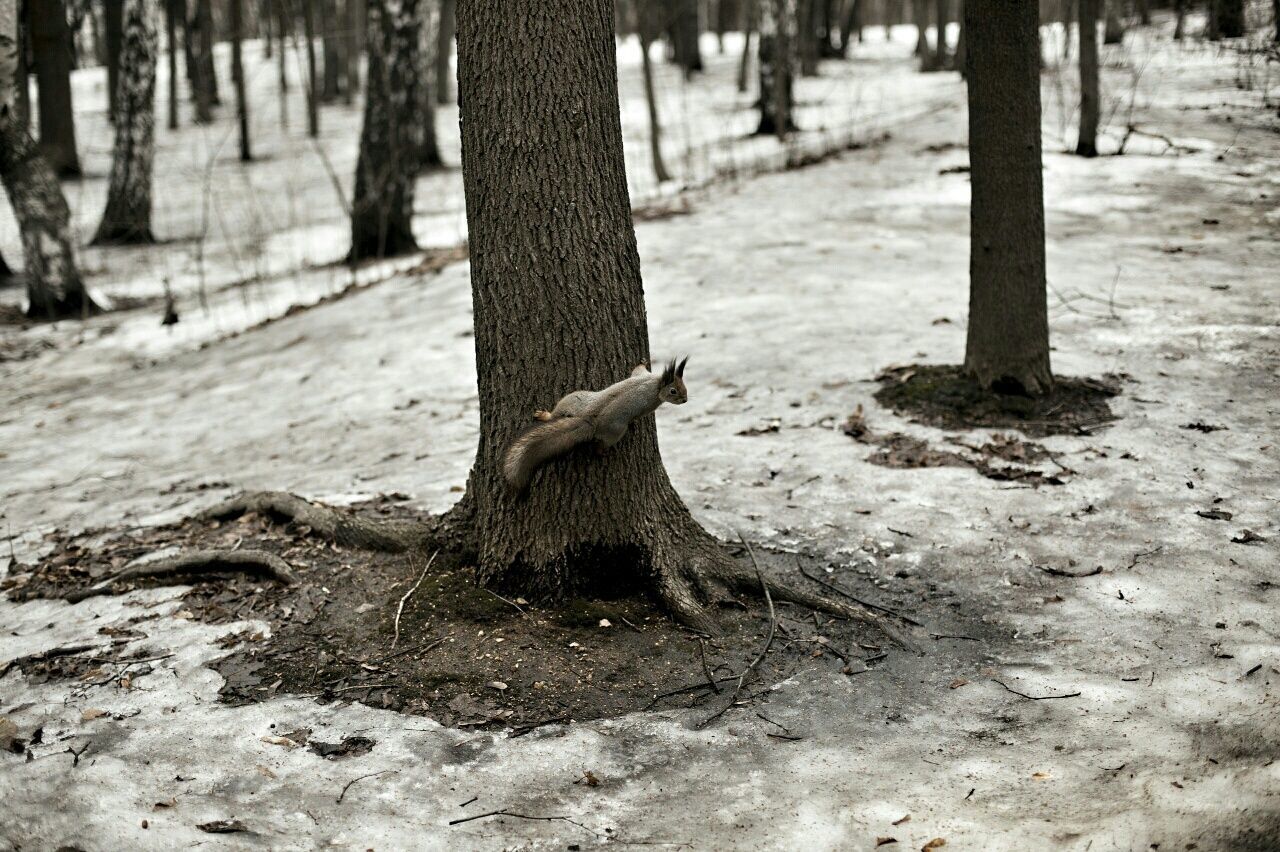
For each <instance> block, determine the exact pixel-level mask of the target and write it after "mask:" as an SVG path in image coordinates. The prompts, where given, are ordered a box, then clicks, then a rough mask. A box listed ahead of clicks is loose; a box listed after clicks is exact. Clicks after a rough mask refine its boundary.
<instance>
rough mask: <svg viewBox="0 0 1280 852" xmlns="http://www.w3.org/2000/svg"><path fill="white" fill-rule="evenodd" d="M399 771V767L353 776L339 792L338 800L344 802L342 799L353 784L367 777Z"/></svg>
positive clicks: (340, 802)
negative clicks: (357, 776)
mask: <svg viewBox="0 0 1280 852" xmlns="http://www.w3.org/2000/svg"><path fill="white" fill-rule="evenodd" d="M399 771H400V770H398V769H384V770H382V771H381V772H370V773H369V774H368V775H361V776H360V777H359V778H352V779H351V780H350V781H348V782H347V784H346V786H345V787H343V788H342V792H341V793H339V794H338V798H337V800H336V801H337V803H338V804H342V800H343V798H344V797H345V796H346V795H347V791H348V790H350V789H351V785H352V784H354V783H356V782H357V781H363V780H364V779H366V778H373V777H374V776H376V775H386V774H387V773H388V772H399Z"/></svg>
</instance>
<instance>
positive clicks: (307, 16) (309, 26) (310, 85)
mask: <svg viewBox="0 0 1280 852" xmlns="http://www.w3.org/2000/svg"><path fill="white" fill-rule="evenodd" d="M315 3H316V0H302V35H303V38H305V39H306V42H307V135H308V136H310V137H311V138H312V139H317V138H319V136H320V103H319V98H320V91H319V83H320V78H319V76H317V69H316V18H315Z"/></svg>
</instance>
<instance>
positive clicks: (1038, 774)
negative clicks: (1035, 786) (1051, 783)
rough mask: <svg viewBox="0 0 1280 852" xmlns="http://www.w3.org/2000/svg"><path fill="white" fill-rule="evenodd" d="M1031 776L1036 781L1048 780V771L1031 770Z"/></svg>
mask: <svg viewBox="0 0 1280 852" xmlns="http://www.w3.org/2000/svg"><path fill="white" fill-rule="evenodd" d="M1031 777H1032V778H1034V779H1035V780H1037V781H1048V780H1049V777H1050V776H1049V773H1048V772H1033V773H1032V774H1031Z"/></svg>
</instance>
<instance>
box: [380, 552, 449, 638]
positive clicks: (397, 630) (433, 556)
mask: <svg viewBox="0 0 1280 852" xmlns="http://www.w3.org/2000/svg"><path fill="white" fill-rule="evenodd" d="M439 555H440V551H438V550H437V551H436V552H435V553H433V554H431V558H430V559H428V560H427V564H426V567H424V568H423V569H422V574H420V575H419V576H418V582H416V583H414V584H413V588H411V589H410V590H409V591H407V592H405V593H404V597H402V598H401V599H400V605H399V606H397V607H396V622H395V635H394V636H393V637H392V638H391V650H393V651H394V650H395V648H396V644H397V643H398V642H399V641H400V614H401V613H403V612H404V604H405V601H407V600H409V597H410V596H411V595H412V594H413V593H414V592H416V591H418V587H419V586H421V585H422V581H423V580H425V579H426V578H427V572H428V571H430V570H431V563H432V562H435V561H436V557H437V556H439ZM409 564H410V565H412V564H413V559H412V558H410V559H409Z"/></svg>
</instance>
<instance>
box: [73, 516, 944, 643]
mask: <svg viewBox="0 0 1280 852" xmlns="http://www.w3.org/2000/svg"><path fill="white" fill-rule="evenodd" d="M245 512H259V513H262V514H265V515H270V516H273V517H276V518H281V519H284V520H288V521H292V522H294V523H298V524H302V525H305V526H307V527H310V528H311V531H312V532H314V533H315V534H317V535H319V536H321V537H323V538H326V539H329V540H330V541H333V542H336V543H338V544H340V545H343V546H347V547H357V548H363V549H366V550H378V551H383V552H388V553H403V552H406V551H417V550H425V549H426V548H427V547H428V546H433V547H438V548H442V549H452V550H460V551H464V552H468V553H473V552H475V550H476V548H475V531H474V529H473V528H472V522H471V515H470V507H469V504H468V501H467V498H465V497H464V498H463V500H462V501H460V502H459V503H458V505H456V506H455V507H454V508H453V509H451V510H449V512H447V513H446V514H444V515H441V516H438V517H436V518H432V519H431V520H429V521H426V522H422V521H393V520H383V521H375V520H369V519H366V518H360V517H357V516H354V515H350V514H347V513H345V512H343V511H340V510H338V509H332V508H329V507H327V506H321V505H319V504H316V503H311V502H309V501H307V500H304V499H303V498H301V497H298V496H297V495H295V494H289V493H287V492H283V491H258V492H245V493H243V494H240V495H238V496H236V497H232V498H230V499H228V500H225V501H223V502H222V503H219V504H217V505H216V506H213V507H211V508H209V509H206V510H205V511H203V512H201V513H200V514H199V515H198V516H197V517H198V518H199V519H200V520H204V521H211V520H224V519H226V518H231V517H235V516H237V515H241V514H244V513H245ZM686 520H687V524H681V525H680V526H682V527H683V529H681V530H680V531H679V532H677V533H676V534H675V535H673V536H670V537H668V535H665V534H662V533H655V536H656V538H655V540H654V541H652V542H650V544H649V547H648V551H649V554H650V559H651V562H652V566H653V576H654V585H655V588H656V591H657V593H658V596H659V597H660V598H661V599H662V602H663V603H664V604H665V605H666V607H667V608H668V609H669V610H670V611H671V614H672V615H673V616H674V617H675V619H676V620H677V621H679V622H680V623H681V624H684V625H685V626H687V627H689V628H691V629H692V630H695V631H698V632H700V633H705V634H707V635H709V636H715V635H718V634H719V633H720V630H719V628H718V627H717V625H716V621H715V618H714V616H713V615H712V614H711V612H710V611H709V608H710V606H714V605H716V604H720V603H726V602H729V601H731V600H732V594H731V593H733V592H737V593H739V594H750V595H759V594H761V592H762V587H761V584H760V582H759V580H758V579H757V575H756V573H755V571H749V570H744V569H743V568H741V567H740V566H738V565H737V564H736V563H735V562H734V561H733V560H732V559H731V558H730V557H729V556H728V554H726V553H725V552H724V549H723V548H722V547H721V546H720V543H719V542H718V541H717V540H716V539H715V538H713V537H712V536H711V535H710V534H708V533H707V532H706V531H704V530H703V529H702V528H701V527H700V526H698V525H697V524H696V523H694V522H693V520H692V518H686ZM117 579H123V578H117ZM765 582H766V583H767V589H768V591H769V593H770V594H772V595H773V597H774V599H775V600H779V601H787V602H789V603H795V604H799V605H801V606H806V607H809V608H810V609H815V610H819V611H821V612H827V613H831V614H832V615H838V616H841V617H844V618H851V619H854V620H856V621H860V622H862V623H864V624H867V625H870V626H871V627H874V628H875V629H876V630H878V631H880V632H881V633H882V634H884V635H885V636H886V637H888V638H889V639H890V640H891V641H893V642H894V644H896V645H898V646H900V647H902V648H904V649H907V650H910V651H913V652H916V653H919V651H920V649H919V646H917V645H916V644H915V643H914V642H912V641H911V639H910V638H909V637H908V636H906V635H905V634H904V633H903V632H901V631H899V630H897V629H896V628H895V627H894V626H893V624H892V623H891V620H890V618H889V617H888V616H887V615H886V614H884V613H881V612H877V611H875V609H874V608H872V607H871V606H870V605H865V604H860V603H859V602H857V601H844V600H839V599H837V598H834V597H829V596H826V595H822V594H814V593H811V592H807V591H804V590H802V589H797V588H795V587H793V586H791V585H788V584H785V583H779V582H777V581H773V580H766V581H765ZM96 594H103V592H96ZM903 620H904V621H909V620H908V619H905V618H904V619H903Z"/></svg>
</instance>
